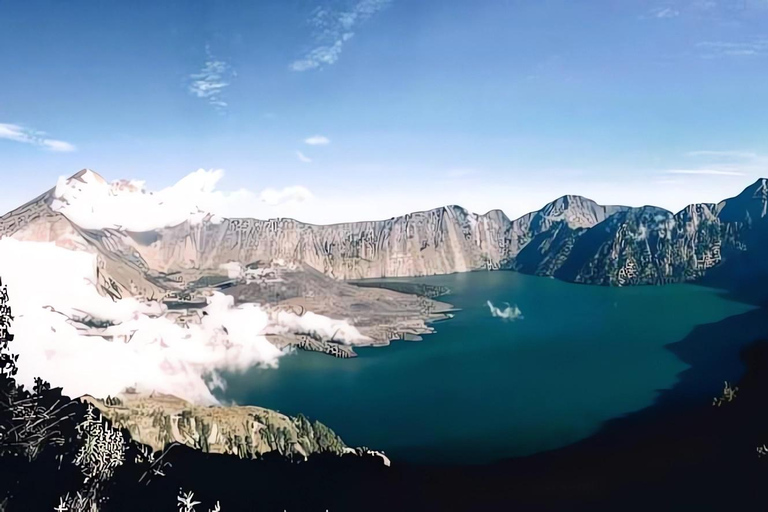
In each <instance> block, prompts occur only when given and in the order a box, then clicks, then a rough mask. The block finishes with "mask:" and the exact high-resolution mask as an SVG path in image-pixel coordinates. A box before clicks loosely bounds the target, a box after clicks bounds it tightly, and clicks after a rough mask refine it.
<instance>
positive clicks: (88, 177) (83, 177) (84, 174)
mask: <svg viewBox="0 0 768 512" xmlns="http://www.w3.org/2000/svg"><path fill="white" fill-rule="evenodd" d="M66 181H67V183H69V182H72V181H80V182H82V183H87V184H90V183H100V184H107V180H105V179H104V178H103V177H102V176H101V175H100V174H99V173H97V172H95V171H92V170H91V169H81V170H80V171H78V172H76V173H75V174H73V175H72V176H70V177H69V178H68V179H67V180H66Z"/></svg>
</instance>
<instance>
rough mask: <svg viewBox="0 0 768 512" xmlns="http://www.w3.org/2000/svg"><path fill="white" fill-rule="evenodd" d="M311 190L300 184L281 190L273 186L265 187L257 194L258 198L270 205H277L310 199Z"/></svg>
mask: <svg viewBox="0 0 768 512" xmlns="http://www.w3.org/2000/svg"><path fill="white" fill-rule="evenodd" d="M312 197H313V196H312V192H310V191H309V190H308V189H307V188H306V187H302V186H300V185H297V186H294V187H285V188H284V189H282V190H275V189H273V188H268V189H265V190H263V191H262V192H261V194H259V199H261V201H262V202H263V203H266V204H268V205H270V206H277V205H281V204H287V203H302V202H304V201H307V200H309V199H312Z"/></svg>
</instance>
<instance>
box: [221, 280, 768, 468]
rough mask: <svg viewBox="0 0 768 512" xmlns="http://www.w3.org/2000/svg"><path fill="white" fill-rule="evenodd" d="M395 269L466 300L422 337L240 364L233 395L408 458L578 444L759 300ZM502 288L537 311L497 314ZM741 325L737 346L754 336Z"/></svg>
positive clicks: (633, 405) (483, 457) (701, 291)
mask: <svg viewBox="0 0 768 512" xmlns="http://www.w3.org/2000/svg"><path fill="white" fill-rule="evenodd" d="M391 281H416V282H424V283H429V284H435V285H446V286H448V287H449V288H450V289H451V294H450V295H448V296H445V297H442V298H441V299H442V300H445V301H447V302H450V303H452V304H454V305H455V306H456V307H458V308H461V311H460V312H458V313H457V314H456V316H455V318H453V319H451V320H447V321H444V322H439V323H437V324H435V327H436V329H437V333H436V334H434V335H430V336H426V337H425V340H424V341H422V342H394V343H393V344H392V345H391V346H389V347H384V348H364V349H359V350H358V353H359V355H360V357H358V358H356V359H350V360H342V359H335V358H332V357H329V356H327V355H324V354H318V353H310V352H299V353H297V354H294V355H292V356H289V357H285V358H283V359H282V360H281V362H280V368H279V369H277V370H263V369H254V370H251V371H249V372H248V373H246V374H243V375H238V376H233V375H230V376H228V378H227V380H228V382H229V388H228V390H227V392H226V394H225V395H224V396H223V397H222V398H224V399H227V400H234V401H236V402H238V403H241V404H254V405H260V406H263V407H269V408H273V409H277V410H279V411H281V412H284V413H287V414H296V413H299V412H301V413H304V414H305V415H307V416H309V417H310V418H313V419H319V420H320V421H322V422H324V423H325V424H326V425H328V426H330V427H331V428H333V429H334V430H335V431H336V432H337V433H338V434H339V435H341V436H342V438H343V439H344V440H345V441H346V442H347V443H348V444H350V445H353V446H369V447H372V448H376V449H382V450H384V451H385V452H386V453H387V454H388V455H390V456H391V457H393V458H395V459H400V460H408V461H412V462H463V463H474V462H487V461H490V460H494V459H499V458H504V457H510V456H517V455H526V454H531V453H535V452H537V451H541V450H546V449H552V448H557V447H560V446H564V445H566V444H570V443H572V442H575V441H577V440H579V439H582V438H584V437H587V436H589V435H590V434H592V433H594V432H595V431H596V430H597V429H598V428H599V427H600V425H601V424H602V423H603V422H604V421H606V420H609V419H611V418H615V417H617V416H621V415H623V414H626V413H629V412H632V411H636V410H638V409H641V408H643V407H646V406H648V405H651V404H652V403H653V400H654V398H655V397H656V395H657V393H658V392H659V391H660V390H663V389H668V388H670V387H672V386H673V385H674V384H675V382H676V381H677V376H678V374H679V373H680V372H681V371H683V370H684V369H686V367H687V366H686V365H685V364H684V363H683V362H682V361H680V360H679V359H677V358H676V357H675V355H673V354H672V353H671V352H670V351H669V350H667V349H665V348H664V346H665V345H667V344H669V343H672V342H675V341H679V340H681V339H682V338H684V337H685V336H686V335H688V334H689V333H690V332H691V329H692V328H693V327H694V326H697V325H699V324H704V323H710V322H716V321H719V320H722V319H723V318H726V317H728V316H732V315H736V314H740V313H744V312H746V311H749V310H750V309H753V308H752V306H749V305H747V304H743V303H739V302H735V301H730V300H727V299H726V298H724V297H722V296H721V295H720V294H719V292H718V291H717V290H714V289H710V288H704V287H699V286H692V285H672V286H664V287H650V286H648V287H646V286H643V287H630V288H607V287H597V286H584V285H574V284H568V283H564V282H560V281H556V280H554V279H549V278H543V277H534V276H526V275H522V274H517V273H514V272H473V273H465V274H454V275H449V276H435V277H427V278H413V279H396V280H395V279H393V280H391ZM488 300H490V301H491V302H492V303H494V305H496V306H499V307H501V308H502V309H504V307H505V304H503V303H509V304H511V305H517V306H518V307H519V308H520V310H521V312H522V315H523V316H524V318H523V319H519V320H516V321H507V320H504V319H501V318H498V317H494V316H492V315H491V312H490V309H489V308H488V306H487V304H486V301H488ZM738 336H739V335H738V333H734V350H738V346H740V345H743V343H745V342H747V341H751V340H739V339H738ZM713 379H714V381H716V383H715V384H714V386H715V387H716V388H717V387H718V386H719V385H720V384H719V383H720V382H721V380H722V378H721V377H720V376H717V377H713ZM711 389H712V382H709V383H707V385H706V386H703V388H702V395H703V394H704V393H708V394H709V396H708V397H703V396H702V398H706V399H707V400H710V399H711V396H712V393H711Z"/></svg>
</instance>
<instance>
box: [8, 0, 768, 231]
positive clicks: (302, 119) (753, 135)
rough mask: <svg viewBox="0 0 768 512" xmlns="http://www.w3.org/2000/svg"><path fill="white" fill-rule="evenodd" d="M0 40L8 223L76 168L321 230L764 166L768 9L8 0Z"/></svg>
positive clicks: (667, 192) (638, 190) (649, 4)
mask: <svg viewBox="0 0 768 512" xmlns="http://www.w3.org/2000/svg"><path fill="white" fill-rule="evenodd" d="M0 48H1V49H2V50H0V69H1V70H2V74H1V76H2V79H1V80H0V169H2V170H0V172H1V173H2V178H3V187H2V188H3V194H2V195H1V197H0V210H2V211H6V210H8V209H10V208H12V207H14V206H17V205H18V204H20V203H22V202H24V201H25V200H27V199H30V198H31V197H33V196H34V195H36V194H39V193H40V192H42V191H44V190H46V189H47V188H50V187H51V186H52V185H53V184H55V182H56V179H57V178H58V177H59V176H62V175H70V174H73V173H74V172H76V171H78V170H79V169H81V168H84V167H88V168H91V169H94V170H95V171H97V172H99V173H100V174H102V175H103V176H104V177H106V178H107V179H119V178H132V179H141V180H145V181H146V182H147V186H148V187H149V188H152V189H158V188H162V187H166V186H169V185H172V184H173V183H175V182H176V181H178V180H179V179H181V178H182V177H184V176H185V175H187V174H189V173H191V172H193V171H195V170H196V169H198V168H204V169H224V171H225V174H224V178H223V179H222V180H221V181H220V182H219V184H218V187H219V188H221V189H223V190H232V191H234V190H239V189H241V188H245V189H248V190H252V191H257V192H258V191H259V190H263V189H265V188H274V189H277V190H280V189H283V188H284V187H294V186H300V187H305V188H306V189H308V190H310V191H311V193H312V195H313V196H314V199H313V200H312V201H309V202H307V203H306V204H303V205H301V206H296V205H293V206H292V207H290V208H287V209H281V206H280V205H273V206H271V208H272V209H271V210H269V209H267V210H264V209H261V210H258V212H257V213H259V214H262V215H291V216H297V217H299V218H300V219H301V220H306V221H314V222H334V221H340V220H356V219H359V220H363V219H375V218H386V217H390V216H393V215H397V214H402V213H406V212H407V211H410V210H419V209H426V208H431V207H436V206H440V205H443V204H449V203H454V204H460V205H463V206H465V207H468V208H470V209H472V210H475V211H479V212H481V213H482V212H485V211H487V210H488V209H491V208H501V209H503V210H505V211H506V212H507V213H508V214H509V215H510V216H517V215H520V214H522V213H525V212H526V211H528V210H531V209H535V208H538V207H540V206H542V205H543V204H544V203H545V202H546V201H548V200H551V199H554V198H555V197H557V196H559V195H563V194H566V193H573V194H582V195H586V196H588V197H591V198H593V199H595V200H598V201H599V202H602V203H623V204H631V205H642V204H647V203H650V204H657V205H659V206H663V207H667V208H671V209H678V208H680V207H682V206H684V205H685V204H687V203H689V202H693V201H715V200H718V199H721V198H724V197H727V196H729V195H733V194H735V193H737V192H739V191H740V190H741V189H742V188H744V187H745V186H746V185H747V184H749V183H751V182H752V181H754V180H755V179H756V178H758V177H760V176H766V175H768V88H766V84H768V0H731V1H724V0H666V1H658V2H657V1H645V0H643V1H641V0H635V1H633V0H590V1H575V0H547V1H530V0H529V1H522V0H506V1H504V0H487V1H477V2H470V1H468V0H422V1H415V0H333V1H310V0H269V1H267V0H259V1H242V2H238V1H229V2H220V1H203V0H178V1H143V0H137V1H132V2H116V1H95V0H89V1H86V0H51V1H38V0H24V1H21V0H5V1H4V2H2V3H0ZM312 137H317V139H316V140H314V139H312ZM307 140H309V141H310V142H323V143H321V144H308V143H307ZM240 207H241V208H245V206H244V205H240Z"/></svg>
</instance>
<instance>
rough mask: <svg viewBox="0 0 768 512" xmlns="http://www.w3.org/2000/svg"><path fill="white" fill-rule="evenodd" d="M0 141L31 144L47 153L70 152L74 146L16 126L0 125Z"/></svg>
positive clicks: (42, 133)
mask: <svg viewBox="0 0 768 512" xmlns="http://www.w3.org/2000/svg"><path fill="white" fill-rule="evenodd" d="M0 139H6V140H12V141H15V142H22V143H24V144H32V145H35V146H39V147H42V148H45V149H47V150H49V151H58V152H70V151H75V149H77V148H75V146H74V145H72V144H70V143H69V142H64V141H63V140H56V139H49V138H48V137H46V133H45V132H40V131H37V130H31V129H29V128H25V127H23V126H19V125H17V124H8V123H0Z"/></svg>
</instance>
